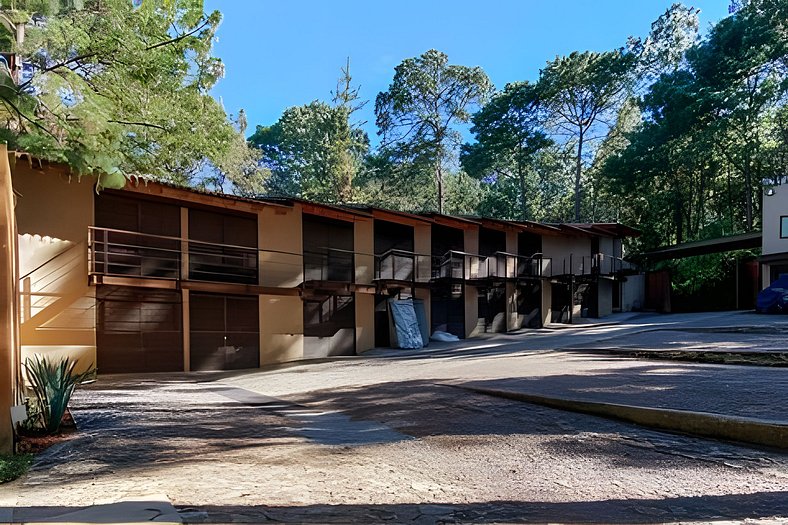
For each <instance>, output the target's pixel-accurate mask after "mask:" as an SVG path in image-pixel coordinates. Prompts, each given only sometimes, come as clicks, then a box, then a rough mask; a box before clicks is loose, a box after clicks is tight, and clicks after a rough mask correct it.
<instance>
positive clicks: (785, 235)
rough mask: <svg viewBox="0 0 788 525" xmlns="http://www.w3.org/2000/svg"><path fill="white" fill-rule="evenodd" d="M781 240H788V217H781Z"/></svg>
mask: <svg viewBox="0 0 788 525" xmlns="http://www.w3.org/2000/svg"><path fill="white" fill-rule="evenodd" d="M780 239H788V215H783V216H782V217H780Z"/></svg>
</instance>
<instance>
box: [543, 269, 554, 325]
mask: <svg viewBox="0 0 788 525" xmlns="http://www.w3.org/2000/svg"><path fill="white" fill-rule="evenodd" d="M552 306H553V286H552V285H551V284H550V281H549V280H547V279H542V326H544V325H546V324H547V323H549V322H550V317H551V316H552Z"/></svg>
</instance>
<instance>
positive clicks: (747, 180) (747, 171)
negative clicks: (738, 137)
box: [744, 146, 753, 232]
mask: <svg viewBox="0 0 788 525" xmlns="http://www.w3.org/2000/svg"><path fill="white" fill-rule="evenodd" d="M751 158H752V157H751V155H750V148H749V146H748V147H747V154H746V155H745V161H744V201H745V202H744V206H745V208H744V209H745V217H746V220H747V231H748V232H751V231H752V222H753V221H752V167H751V163H752V161H751Z"/></svg>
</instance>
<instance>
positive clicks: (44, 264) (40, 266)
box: [19, 244, 78, 281]
mask: <svg viewBox="0 0 788 525" xmlns="http://www.w3.org/2000/svg"><path fill="white" fill-rule="evenodd" d="M73 246H78V244H73V245H72V246H69V249H68V250H63V251H62V252H57V253H56V254H55V255H53V256H52V257H50V258H49V259H47V260H46V261H44V262H42V263H41V264H39V265H38V266H36V267H35V268H33V269H32V270H30V271H29V272H27V273H26V274H25V275H23V276H22V277H20V278H19V280H20V281H21V280H23V279H27V278H28V277H30V276H31V275H33V274H34V273H36V272H37V271H38V270H40V269H41V268H43V267H44V266H46V265H47V264H49V263H51V262H52V261H54V260H55V259H57V258H58V257H60V256H61V255H65V254H67V253H68V252H69V251H70V249H71V248H72V247H73Z"/></svg>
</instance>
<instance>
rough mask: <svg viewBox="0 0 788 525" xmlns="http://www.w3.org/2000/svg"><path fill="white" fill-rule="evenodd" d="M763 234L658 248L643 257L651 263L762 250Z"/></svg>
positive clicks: (744, 234) (752, 233) (748, 234)
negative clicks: (752, 249) (747, 250)
mask: <svg viewBox="0 0 788 525" xmlns="http://www.w3.org/2000/svg"><path fill="white" fill-rule="evenodd" d="M761 239H762V234H761V232H750V233H742V234H739V235H728V236H726V237H718V238H716V239H704V240H702V241H693V242H684V243H681V244H674V245H673V246H666V247H663V248H657V249H656V250H651V251H650V252H645V253H643V254H642V255H641V257H644V258H647V259H649V260H651V261H664V260H666V259H682V258H684V257H692V256H695V255H708V254H710V253H721V252H729V251H733V250H746V249H748V248H760V247H761V242H762V240H761Z"/></svg>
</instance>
